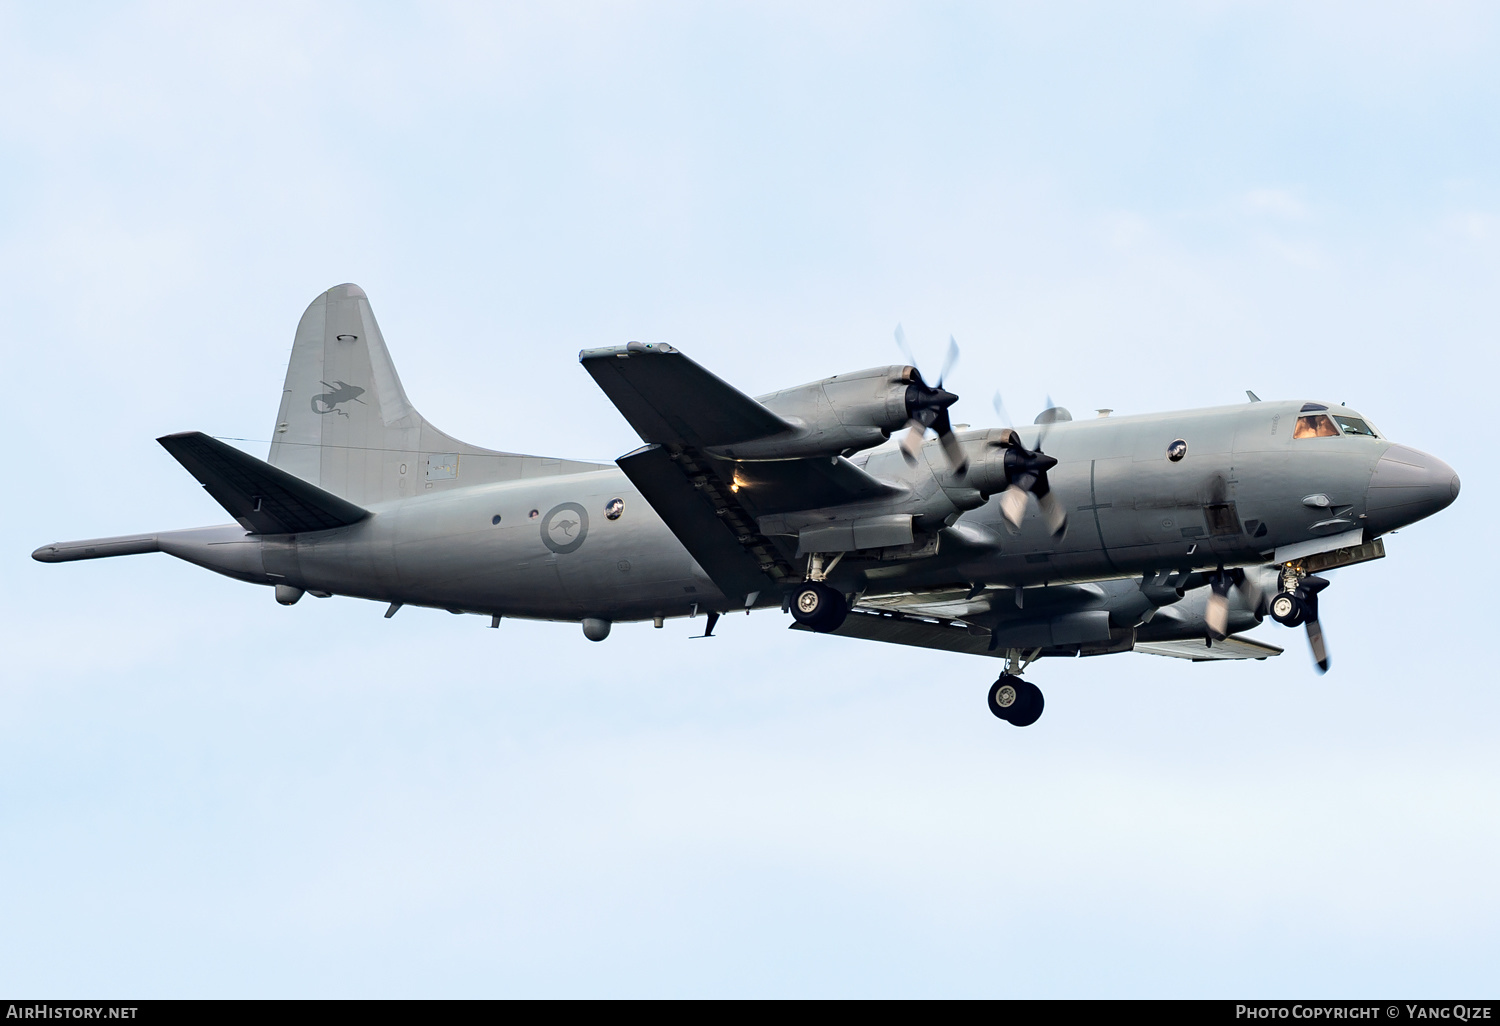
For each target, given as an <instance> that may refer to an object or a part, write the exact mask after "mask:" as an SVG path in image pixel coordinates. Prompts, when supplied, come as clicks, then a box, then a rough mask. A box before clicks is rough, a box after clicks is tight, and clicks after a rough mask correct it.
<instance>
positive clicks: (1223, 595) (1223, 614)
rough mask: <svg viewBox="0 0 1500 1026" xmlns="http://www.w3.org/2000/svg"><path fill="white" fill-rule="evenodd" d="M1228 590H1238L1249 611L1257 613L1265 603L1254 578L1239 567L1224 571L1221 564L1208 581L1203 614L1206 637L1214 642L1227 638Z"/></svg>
mask: <svg viewBox="0 0 1500 1026" xmlns="http://www.w3.org/2000/svg"><path fill="white" fill-rule="evenodd" d="M1230 588H1234V589H1236V590H1238V591H1239V593H1240V594H1241V595H1242V596H1244V599H1245V603H1246V604H1247V605H1249V607H1250V608H1251V609H1254V610H1257V611H1259V609H1260V604H1261V603H1262V602H1264V601H1265V593H1264V592H1262V591H1261V590H1260V585H1259V584H1257V583H1256V582H1255V578H1253V577H1250V576H1249V575H1248V574H1246V573H1245V571H1244V570H1242V569H1240V568H1239V567H1235V568H1234V569H1233V570H1225V569H1224V567H1223V565H1222V564H1221V565H1220V566H1219V569H1218V571H1217V572H1216V573H1214V574H1213V576H1211V577H1210V578H1209V579H1208V589H1209V590H1208V609H1207V611H1206V612H1205V613H1204V614H1203V619H1204V621H1205V622H1207V624H1208V636H1209V637H1210V638H1212V639H1213V640H1214V641H1223V640H1224V639H1225V638H1227V637H1229V589H1230Z"/></svg>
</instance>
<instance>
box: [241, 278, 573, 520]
mask: <svg viewBox="0 0 1500 1026" xmlns="http://www.w3.org/2000/svg"><path fill="white" fill-rule="evenodd" d="M271 439H272V441H271V454H270V456H269V457H268V461H269V462H270V463H271V465H272V466H275V467H279V468H281V469H282V470H285V471H286V472H288V473H290V474H293V475H295V476H297V477H299V478H301V479H302V480H304V481H308V482H311V483H312V484H315V485H317V486H318V487H319V488H322V489H324V490H325V491H329V492H332V493H333V494H334V495H337V496H341V497H342V498H345V499H348V500H349V501H350V502H354V503H358V504H360V505H362V506H363V505H369V504H372V503H378V502H384V501H388V500H392V499H400V498H406V497H410V496H415V495H422V494H425V493H427V492H430V491H433V490H440V489H446V488H454V487H462V486H464V485H471V484H482V483H487V482H491V481H503V480H509V479H512V478H518V477H535V476H542V475H545V474H559V473H576V472H579V471H583V470H591V469H594V468H595V467H596V465H595V464H584V463H575V462H571V461H567V460H555V459H544V458H540V457H535V456H521V455H517V454H515V453H504V452H494V451H492V450H489V449H481V448H479V447H477V446H473V445H468V444H466V443H464V442H460V441H458V440H457V439H455V438H452V437H450V436H449V435H446V434H444V433H443V432H441V431H439V430H438V429H437V428H435V427H433V426H432V425H431V424H429V423H427V422H426V421H425V420H423V419H422V415H421V414H419V413H418V412H417V411H416V409H415V408H414V407H413V406H412V404H411V401H410V400H408V399H407V397H406V391H405V390H404V389H403V388H402V387H401V379H400V378H399V377H397V376H396V367H395V365H394V364H393V363H392V362H391V355H390V353H389V352H387V350H386V348H385V339H384V338H382V337H381V334H380V326H379V325H378V324H376V323H375V314H374V313H373V312H372V311H371V309H370V301H369V299H368V298H366V296H365V292H364V290H363V289H361V288H360V287H359V286H358V285H335V286H334V287H333V288H331V289H329V290H328V291H327V292H324V293H323V294H322V295H320V296H319V297H318V298H317V299H314V300H313V301H312V305H310V306H309V307H308V308H307V312H306V313H304V314H303V315H302V320H301V321H300V322H299V323H298V325H297V336H296V338H295V340H294V341H293V342H292V358H291V362H290V363H289V364H288V365H287V369H286V384H285V386H284V387H283V388H282V392H281V409H280V411H279V412H278V414H277V416H276V427H275V429H274V433H273V434H272V436H271Z"/></svg>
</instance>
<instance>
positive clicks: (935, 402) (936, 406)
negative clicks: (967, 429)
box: [896, 324, 969, 475]
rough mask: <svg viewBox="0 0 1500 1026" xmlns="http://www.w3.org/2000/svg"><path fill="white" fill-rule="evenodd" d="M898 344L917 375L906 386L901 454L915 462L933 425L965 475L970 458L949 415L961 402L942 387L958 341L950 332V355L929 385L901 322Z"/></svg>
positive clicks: (955, 466)
mask: <svg viewBox="0 0 1500 1026" xmlns="http://www.w3.org/2000/svg"><path fill="white" fill-rule="evenodd" d="M896 345H898V346H900V347H901V353H902V355H903V356H905V357H906V362H907V363H909V364H911V366H912V371H913V373H914V375H915V380H914V381H912V383H911V384H910V385H908V386H907V388H906V415H907V417H908V420H907V422H906V434H905V436H904V437H902V439H901V455H903V456H905V457H906V462H907V463H909V464H914V463H916V462H917V453H918V452H920V451H921V449H922V439H924V438H926V437H927V432H928V430H929V429H930V430H932V431H935V432H937V436H938V441H940V442H942V443H943V454H944V455H945V456H947V457H948V465H949V466H951V467H952V468H953V472H954V473H955V474H959V475H962V474H963V473H964V472H965V471H967V470H968V469H969V461H968V460H967V459H965V458H964V450H963V446H961V445H959V444H958V439H957V438H955V437H954V436H953V422H952V421H951V420H950V419H949V418H948V407H950V406H952V405H953V404H954V403H956V402H958V396H956V395H954V394H953V393H952V392H945V391H944V390H943V379H944V378H946V377H947V376H948V372H949V371H951V370H952V369H953V365H954V364H955V363H957V362H958V343H957V342H955V341H954V340H953V336H952V335H949V336H948V355H947V356H945V357H944V358H943V369H942V371H941V372H940V373H939V374H938V377H937V384H936V385H929V384H927V382H926V381H925V380H923V378H922V372H921V371H920V370H918V369H917V358H916V357H915V356H913V355H912V352H911V347H910V346H908V345H907V344H906V332H905V331H904V330H902V328H901V325H899V324H898V325H896Z"/></svg>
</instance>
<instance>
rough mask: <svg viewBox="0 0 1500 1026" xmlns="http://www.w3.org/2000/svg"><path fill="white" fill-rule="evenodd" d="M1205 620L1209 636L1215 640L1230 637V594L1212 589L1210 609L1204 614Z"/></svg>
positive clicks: (1209, 600) (1209, 601)
mask: <svg viewBox="0 0 1500 1026" xmlns="http://www.w3.org/2000/svg"><path fill="white" fill-rule="evenodd" d="M1203 620H1204V622H1205V623H1207V624H1208V636H1209V637H1211V638H1213V639H1214V640H1215V641H1223V640H1224V639H1225V638H1227V637H1229V596H1228V595H1227V594H1224V595H1221V594H1219V593H1218V592H1217V591H1210V592H1209V593H1208V609H1207V611H1206V612H1204V614H1203Z"/></svg>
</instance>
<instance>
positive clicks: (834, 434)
mask: <svg viewBox="0 0 1500 1026" xmlns="http://www.w3.org/2000/svg"><path fill="white" fill-rule="evenodd" d="M920 381H921V377H920V375H918V374H917V372H916V369H915V368H912V367H907V366H900V365H896V366H891V367H872V368H871V369H869V370H862V371H855V372H854V373H853V374H835V375H834V376H833V377H831V378H824V379H823V380H822V381H814V382H811V383H810V384H806V385H798V386H797V387H796V388H787V389H783V390H782V391H780V392H772V393H771V394H770V395H763V396H758V397H757V399H756V401H757V402H759V403H760V404H761V405H762V406H764V407H766V409H768V410H770V411H771V412H772V413H774V414H776V415H777V416H779V417H780V418H781V419H782V420H784V421H786V422H787V425H788V428H787V430H785V431H782V432H780V433H779V434H774V435H767V436H766V437H764V438H756V439H752V440H751V441H748V442H736V443H735V444H734V445H723V446H714V447H712V448H710V449H709V450H708V451H709V452H710V453H713V454H714V455H716V456H727V457H729V458H731V459H737V460H790V459H803V458H806V457H810V456H841V455H842V456H847V455H849V454H850V453H855V452H858V451H860V450H861V449H868V448H870V447H871V446H874V445H879V444H880V443H881V442H884V441H885V440H886V439H887V438H889V437H890V436H891V432H893V431H896V430H899V429H900V428H901V427H902V426H903V425H904V424H905V423H906V422H907V420H908V419H909V418H910V416H911V413H910V406H909V404H908V400H907V391H908V389H909V388H910V387H911V386H912V385H913V384H914V383H918V382H920Z"/></svg>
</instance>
